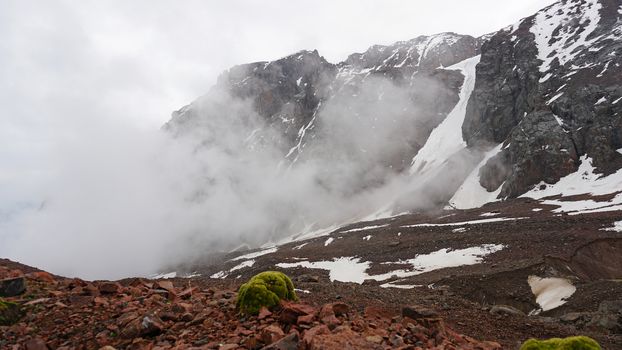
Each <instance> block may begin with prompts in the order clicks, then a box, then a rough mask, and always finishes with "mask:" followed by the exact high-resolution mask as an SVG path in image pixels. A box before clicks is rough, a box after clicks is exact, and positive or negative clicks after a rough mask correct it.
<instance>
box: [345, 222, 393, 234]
mask: <svg viewBox="0 0 622 350" xmlns="http://www.w3.org/2000/svg"><path fill="white" fill-rule="evenodd" d="M387 226H389V224H384V225H371V226H365V227H359V228H353V229H350V230H346V231H341V233H350V232H359V231H367V230H373V229H377V228H382V227H387Z"/></svg>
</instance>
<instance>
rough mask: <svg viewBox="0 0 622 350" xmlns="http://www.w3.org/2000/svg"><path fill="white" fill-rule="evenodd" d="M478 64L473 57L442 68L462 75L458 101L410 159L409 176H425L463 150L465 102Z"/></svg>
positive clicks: (478, 59)
mask: <svg viewBox="0 0 622 350" xmlns="http://www.w3.org/2000/svg"><path fill="white" fill-rule="evenodd" d="M479 61H480V56H475V57H472V58H469V59H466V60H464V61H462V62H459V63H456V64H454V65H452V66H450V67H447V68H445V69H446V70H459V71H461V72H462V75H464V83H463V84H462V88H461V89H460V94H459V100H458V103H456V105H455V106H454V108H453V109H452V110H451V112H449V114H448V115H447V117H446V118H445V120H443V122H441V124H439V125H438V126H437V127H436V128H434V130H432V133H431V134H430V136H429V137H428V140H427V141H426V143H425V144H424V145H423V147H422V148H421V149H420V150H419V152H417V155H416V156H415V157H414V158H413V161H412V165H411V167H410V173H411V174H415V173H417V174H424V173H426V172H429V171H430V170H431V169H436V168H438V167H439V166H440V165H442V164H443V163H444V162H445V161H446V160H447V159H449V157H451V156H452V155H453V154H454V153H456V152H458V151H460V150H462V149H464V148H465V147H466V142H465V141H464V139H463V138H462V124H463V123H464V117H465V115H466V107H467V103H468V101H469V98H470V97H471V93H472V92H473V88H474V87H475V66H476V65H477V64H478V63H479Z"/></svg>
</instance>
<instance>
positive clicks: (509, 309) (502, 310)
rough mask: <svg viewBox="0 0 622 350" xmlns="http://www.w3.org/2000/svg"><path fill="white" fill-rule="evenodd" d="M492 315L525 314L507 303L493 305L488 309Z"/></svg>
mask: <svg viewBox="0 0 622 350" xmlns="http://www.w3.org/2000/svg"><path fill="white" fill-rule="evenodd" d="M488 312H489V313H490V314H492V315H503V314H505V315H516V316H525V313H524V312H522V311H521V310H519V309H517V308H515V307H513V306H509V305H493V306H492V307H491V308H490V310H489V311H488Z"/></svg>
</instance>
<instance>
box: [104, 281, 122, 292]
mask: <svg viewBox="0 0 622 350" xmlns="http://www.w3.org/2000/svg"><path fill="white" fill-rule="evenodd" d="M119 289H121V286H119V284H118V283H115V282H103V283H102V284H100V285H99V291H100V293H102V294H117V293H118V292H119Z"/></svg>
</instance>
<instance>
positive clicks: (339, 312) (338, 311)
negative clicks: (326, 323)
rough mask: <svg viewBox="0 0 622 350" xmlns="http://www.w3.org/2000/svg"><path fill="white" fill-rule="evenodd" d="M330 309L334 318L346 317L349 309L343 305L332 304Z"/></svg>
mask: <svg viewBox="0 0 622 350" xmlns="http://www.w3.org/2000/svg"><path fill="white" fill-rule="evenodd" d="M332 307H333V312H334V313H335V316H347V315H348V313H349V312H350V307H349V306H348V305H347V304H344V303H333V305H332Z"/></svg>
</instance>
